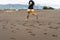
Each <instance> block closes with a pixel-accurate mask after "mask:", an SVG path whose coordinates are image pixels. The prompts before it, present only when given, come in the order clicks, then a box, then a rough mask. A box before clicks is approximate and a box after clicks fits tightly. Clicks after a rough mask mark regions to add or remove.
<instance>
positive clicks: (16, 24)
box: [0, 9, 60, 40]
mask: <svg viewBox="0 0 60 40" xmlns="http://www.w3.org/2000/svg"><path fill="white" fill-rule="evenodd" d="M35 13H36V14H38V21H37V19H36V17H35V16H33V15H32V14H31V15H30V18H29V20H28V22H26V21H25V19H26V16H27V11H26V10H23V9H21V10H18V11H16V10H0V40H60V10H35Z"/></svg>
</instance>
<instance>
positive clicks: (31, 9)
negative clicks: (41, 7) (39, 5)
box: [26, 0, 38, 20]
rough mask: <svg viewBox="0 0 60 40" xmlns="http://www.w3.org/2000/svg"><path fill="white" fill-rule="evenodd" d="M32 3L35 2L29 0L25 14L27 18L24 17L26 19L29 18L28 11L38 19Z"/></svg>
mask: <svg viewBox="0 0 60 40" xmlns="http://www.w3.org/2000/svg"><path fill="white" fill-rule="evenodd" d="M34 4H35V3H34V1H33V0H30V1H29V7H28V10H27V12H28V14H27V19H26V20H28V19H29V15H30V13H32V15H33V16H36V18H37V19H38V16H37V14H35V13H34Z"/></svg>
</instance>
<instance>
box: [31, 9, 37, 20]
mask: <svg viewBox="0 0 60 40" xmlns="http://www.w3.org/2000/svg"><path fill="white" fill-rule="evenodd" d="M31 12H32V15H33V16H36V19H37V20H38V15H37V14H36V13H35V11H34V9H32V10H31Z"/></svg>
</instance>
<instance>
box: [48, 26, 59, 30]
mask: <svg viewBox="0 0 60 40" xmlns="http://www.w3.org/2000/svg"><path fill="white" fill-rule="evenodd" d="M49 28H51V29H56V30H58V28H59V27H52V26H50V27H49Z"/></svg>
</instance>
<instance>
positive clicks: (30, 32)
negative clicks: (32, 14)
mask: <svg viewBox="0 0 60 40" xmlns="http://www.w3.org/2000/svg"><path fill="white" fill-rule="evenodd" d="M27 31H28V33H29V34H30V35H32V36H36V34H34V33H33V32H32V31H31V30H30V29H27Z"/></svg>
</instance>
